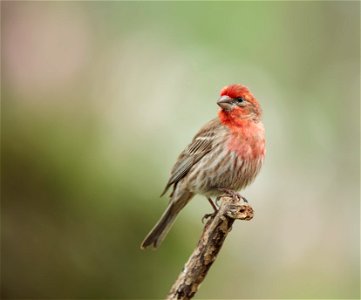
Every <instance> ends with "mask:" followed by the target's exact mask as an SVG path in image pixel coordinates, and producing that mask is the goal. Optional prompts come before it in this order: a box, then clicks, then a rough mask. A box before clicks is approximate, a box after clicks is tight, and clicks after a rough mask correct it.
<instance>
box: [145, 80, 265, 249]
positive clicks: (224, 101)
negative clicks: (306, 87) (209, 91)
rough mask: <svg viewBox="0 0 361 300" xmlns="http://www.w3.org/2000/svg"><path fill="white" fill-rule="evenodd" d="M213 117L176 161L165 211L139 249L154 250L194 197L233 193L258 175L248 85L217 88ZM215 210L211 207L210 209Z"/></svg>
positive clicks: (255, 114) (256, 113) (259, 156)
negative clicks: (217, 107)
mask: <svg viewBox="0 0 361 300" xmlns="http://www.w3.org/2000/svg"><path fill="white" fill-rule="evenodd" d="M217 104H218V105H219V106H220V109H219V112H218V117H217V118H215V119H213V120H211V121H210V122H208V123H207V124H206V125H204V126H203V127H202V128H201V130H200V131H199V132H198V133H197V134H196V135H195V137H194V138H193V140H192V142H191V143H190V144H189V145H188V146H187V148H185V149H184V150H183V152H182V153H181V154H180V155H179V157H178V160H177V161H176V163H175V165H174V167H173V169H172V171H171V175H170V178H169V181H168V183H167V185H166V187H165V189H164V191H163V193H162V195H164V194H165V193H166V192H167V190H168V189H169V188H170V187H172V188H173V190H172V193H171V195H170V201H169V205H168V207H167V209H166V210H165V212H164V213H163V215H162V216H161V218H160V220H159V221H158V223H157V224H156V225H155V226H154V228H153V229H152V230H151V231H150V233H149V234H148V235H147V236H146V238H145V239H144V241H143V243H142V245H141V248H142V249H144V248H146V247H148V246H153V247H154V248H157V247H158V246H159V244H160V243H161V242H162V240H163V239H164V237H165V236H166V234H167V233H168V231H169V229H170V228H171V226H172V224H173V223H174V221H175V219H176V217H177V215H178V214H179V212H180V211H181V210H182V208H183V207H184V206H185V205H186V204H187V203H188V202H189V200H191V198H192V197H193V196H194V195H195V194H201V195H204V196H206V197H207V199H208V200H209V201H210V203H211V204H213V202H212V200H211V198H210V197H212V196H216V197H217V196H220V195H221V194H224V192H228V193H230V194H233V195H234V194H235V192H234V191H239V190H241V189H243V188H244V187H246V186H247V185H249V184H250V183H251V182H252V181H253V180H254V178H255V177H256V175H257V174H258V172H259V170H260V168H261V166H262V162H263V159H264V155H265V136H264V127H263V124H262V122H261V113H262V111H261V107H260V105H259V103H258V102H257V100H256V98H255V97H254V96H253V95H252V94H251V92H250V91H249V90H248V88H247V87H245V86H243V85H241V84H233V85H229V86H226V87H224V88H223V89H222V90H221V94H220V98H219V100H218V102H217ZM212 206H213V208H215V206H214V205H212Z"/></svg>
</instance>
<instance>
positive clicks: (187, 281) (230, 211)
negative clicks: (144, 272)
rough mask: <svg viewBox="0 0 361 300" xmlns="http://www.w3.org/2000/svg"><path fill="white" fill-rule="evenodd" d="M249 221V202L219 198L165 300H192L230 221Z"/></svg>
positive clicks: (216, 253) (230, 223)
mask: <svg viewBox="0 0 361 300" xmlns="http://www.w3.org/2000/svg"><path fill="white" fill-rule="evenodd" d="M252 218H253V209H252V207H251V206H250V205H249V204H248V203H244V202H241V200H240V199H236V197H234V198H231V197H229V196H224V197H222V198H221V206H220V208H219V210H218V212H217V213H216V215H215V216H213V217H211V218H210V219H209V220H208V221H207V223H206V224H205V226H204V229H203V233H202V235H201V237H200V239H199V242H198V245H197V247H196V249H194V251H193V253H192V255H191V256H190V258H189V259H188V261H187V263H186V264H185V265H184V268H183V270H182V272H181V273H180V274H179V276H178V278H177V280H176V281H175V282H174V284H173V286H172V288H171V290H170V292H169V294H168V296H167V300H175V299H177V300H178V299H191V298H192V297H193V296H194V295H195V294H196V292H197V290H198V287H199V285H200V284H201V283H202V281H203V280H204V278H205V277H206V275H207V272H208V270H209V268H210V267H211V266H212V264H213V262H214V261H215V260H216V258H217V255H218V252H219V251H220V250H221V247H222V245H223V242H224V240H225V238H226V237H227V234H228V233H229V232H230V231H231V229H232V224H233V222H234V221H235V220H236V219H239V220H251V219H252Z"/></svg>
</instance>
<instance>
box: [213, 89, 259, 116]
mask: <svg viewBox="0 0 361 300" xmlns="http://www.w3.org/2000/svg"><path fill="white" fill-rule="evenodd" d="M217 104H218V105H219V106H220V107H221V110H220V112H219V117H220V118H221V120H222V119H228V121H233V122H237V121H238V120H253V121H256V122H258V121H259V120H260V118H261V114H262V110H261V107H260V105H259V104H258V101H257V100H256V98H255V97H254V96H253V95H252V93H251V92H250V91H249V90H248V88H247V87H245V86H244V85H241V84H232V85H228V86H226V87H224V88H223V89H222V90H221V98H220V99H219V100H218V102H217Z"/></svg>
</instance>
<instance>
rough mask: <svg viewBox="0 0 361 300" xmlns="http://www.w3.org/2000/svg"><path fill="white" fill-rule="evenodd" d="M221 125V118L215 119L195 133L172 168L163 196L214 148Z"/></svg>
mask: <svg viewBox="0 0 361 300" xmlns="http://www.w3.org/2000/svg"><path fill="white" fill-rule="evenodd" d="M219 126H220V122H219V120H218V119H213V120H212V121H210V122H208V123H207V124H206V125H204V126H203V127H202V128H201V130H200V131H199V132H198V133H197V134H196V135H195V137H194V138H193V140H192V142H191V143H190V144H189V145H188V146H187V148H185V149H184V150H183V151H182V153H181V154H180V155H179V157H178V159H177V162H176V163H175V165H174V166H173V168H172V171H171V175H170V178H169V180H168V183H167V185H166V186H165V188H164V191H163V193H162V195H161V196H163V195H164V194H165V193H166V192H167V190H168V189H169V188H170V187H171V186H172V185H173V184H175V185H176V184H177V183H178V181H179V180H181V179H182V178H183V177H184V176H186V175H187V173H188V172H189V170H190V169H191V168H192V167H193V166H194V165H195V164H196V163H197V162H198V161H199V160H200V159H201V158H202V157H203V156H204V155H206V154H207V153H208V152H209V151H211V150H212V148H213V144H214V138H215V136H216V131H217V128H219Z"/></svg>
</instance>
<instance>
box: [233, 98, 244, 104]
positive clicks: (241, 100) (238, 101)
mask: <svg viewBox="0 0 361 300" xmlns="http://www.w3.org/2000/svg"><path fill="white" fill-rule="evenodd" d="M234 100H236V102H237V103H242V102H244V99H243V98H242V97H237V98H235V99H234Z"/></svg>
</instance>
